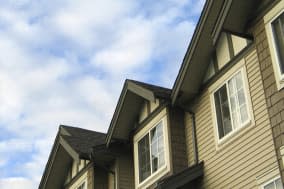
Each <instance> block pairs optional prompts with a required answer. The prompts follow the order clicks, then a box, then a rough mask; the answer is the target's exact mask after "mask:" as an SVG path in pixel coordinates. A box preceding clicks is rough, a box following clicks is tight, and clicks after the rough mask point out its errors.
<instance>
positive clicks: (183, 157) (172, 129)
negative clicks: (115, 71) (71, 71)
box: [42, 0, 284, 189]
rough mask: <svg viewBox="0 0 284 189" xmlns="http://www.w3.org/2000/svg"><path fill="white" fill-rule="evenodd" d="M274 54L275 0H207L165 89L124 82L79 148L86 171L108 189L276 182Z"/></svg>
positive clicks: (283, 141) (282, 118) (277, 51)
mask: <svg viewBox="0 0 284 189" xmlns="http://www.w3.org/2000/svg"><path fill="white" fill-rule="evenodd" d="M283 52H284V0H274V1H273V0H263V1H256V0H238V1H237V0H235V1H234V0H214V1H213V0H207V1H206V2H205V5H204V9H203V11H202V14H201V17H200V19H199V22H198V24H197V26H196V29H195V32H194V34H193V37H192V40H191V42H190V44H189V47H188V50H187V52H186V54H185V57H184V60H183V63H182V66H181V69H180V71H179V73H178V76H177V78H176V81H175V83H174V86H173V89H166V88H163V87H159V86H154V85H150V84H146V83H142V82H138V81H133V80H126V81H125V84H124V87H123V90H122V92H121V95H120V98H119V101H118V104H117V107H116V109H115V113H114V115H113V118H112V120H111V124H110V127H109V129H108V132H107V133H106V134H105V135H104V137H105V140H102V141H103V143H102V144H96V143H94V144H91V145H90V146H89V147H90V148H91V149H92V150H91V151H92V153H91V154H92V155H91V156H90V157H93V158H89V159H88V160H89V161H90V162H89V163H92V164H93V166H92V167H95V168H94V169H93V173H95V174H93V175H96V166H94V165H97V169H98V174H99V175H100V171H101V170H103V172H104V173H105V175H104V176H105V177H104V179H102V180H105V179H106V181H105V183H107V185H106V188H111V189H114V188H136V189H140V188H150V189H152V188H159V189H177V188H178V189H183V188H260V189H268V188H275V189H278V188H280V189H281V188H283V181H284V163H283V162H284V134H283V133H284V53H283ZM61 135H62V134H61ZM94 137H95V136H94ZM56 140H58V139H56ZM82 140H84V139H82ZM77 142H78V143H79V141H77ZM56 143H58V142H56ZM61 143H62V142H61ZM61 143H60V144H61ZM62 144H63V143H62ZM59 146H60V145H59ZM117 146H119V148H118V147H117ZM53 151H54V150H53ZM59 152H60V151H58V153H59ZM52 153H53V152H52ZM52 153H51V154H52ZM70 154H72V153H70ZM59 156H61V155H60V154H58V157H59ZM62 156H63V155H62ZM73 156H74V155H73ZM73 156H72V157H73ZM51 157H53V156H52V155H51ZM74 157H75V158H73V159H76V157H78V156H74ZM82 157H83V156H82ZM77 159H78V158H77ZM103 160H104V161H103ZM49 161H51V160H49ZM54 162H55V161H54ZM77 162H78V161H77ZM49 164H50V163H48V165H47V169H46V170H48V168H49V167H50V166H49ZM55 167H56V164H55V163H54V168H53V169H54V170H56V168H55ZM69 167H70V165H69ZM46 172H48V174H49V175H50V176H49V177H50V178H49V179H52V176H51V175H52V172H51V171H46ZM46 172H45V174H46ZM54 173H56V172H54ZM66 173H67V172H66ZM56 174H57V173H56ZM101 175H102V174H101ZM112 175H115V176H112ZM102 177H103V176H102ZM46 178H48V177H43V180H48V179H46ZM42 182H43V181H42ZM45 182H46V183H48V182H47V181H45ZM50 182H51V181H50ZM94 183H95V181H94ZM46 186H48V185H47V184H46ZM92 186H93V187H94V188H96V186H95V184H93V185H92ZM42 188H44V187H42ZM45 188H48V187H45ZM77 188H78V187H77ZM88 188H89V187H88ZM97 188H102V187H97Z"/></svg>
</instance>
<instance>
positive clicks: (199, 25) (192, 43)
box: [171, 0, 213, 104]
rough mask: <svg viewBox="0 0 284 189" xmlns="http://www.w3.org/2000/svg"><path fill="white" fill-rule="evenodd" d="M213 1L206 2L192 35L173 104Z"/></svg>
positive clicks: (174, 86)
mask: <svg viewBox="0 0 284 189" xmlns="http://www.w3.org/2000/svg"><path fill="white" fill-rule="evenodd" d="M212 4H213V1H211V0H206V2H205V5H204V8H203V10H202V12H201V16H200V17H199V20H198V23H197V25H196V27H195V30H194V33H193V35H192V38H191V41H190V44H189V46H188V48H187V51H186V54H185V56H184V58H183V61H182V65H181V68H180V70H179V73H178V75H177V78H176V80H175V82H174V85H173V89H172V94H171V99H172V104H175V102H176V99H177V96H178V92H179V88H180V86H181V83H182V82H183V80H184V76H185V73H186V70H187V67H188V65H189V59H190V58H191V56H192V54H193V50H194V49H195V46H196V45H197V43H198V40H199V37H200V32H201V31H202V28H203V27H204V23H205V21H206V19H207V16H208V13H209V11H210V9H211V7H212Z"/></svg>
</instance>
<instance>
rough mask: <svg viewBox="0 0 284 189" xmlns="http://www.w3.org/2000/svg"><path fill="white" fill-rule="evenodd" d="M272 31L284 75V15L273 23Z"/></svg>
mask: <svg viewBox="0 0 284 189" xmlns="http://www.w3.org/2000/svg"><path fill="white" fill-rule="evenodd" d="M272 30H273V33H274V39H275V44H276V50H277V55H278V61H279V67H280V71H281V73H282V74H284V13H282V14H281V15H280V16H279V17H278V18H277V19H276V20H275V21H273V22H272Z"/></svg>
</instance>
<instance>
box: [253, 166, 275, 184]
mask: <svg viewBox="0 0 284 189" xmlns="http://www.w3.org/2000/svg"><path fill="white" fill-rule="evenodd" d="M279 175H280V172H279V168H278V165H277V166H276V167H274V168H273V169H270V170H268V171H267V172H265V173H262V174H261V175H259V176H257V177H256V182H257V185H258V188H259V189H263V187H264V186H265V185H266V184H268V183H269V182H271V181H273V180H275V179H277V178H280V176H279Z"/></svg>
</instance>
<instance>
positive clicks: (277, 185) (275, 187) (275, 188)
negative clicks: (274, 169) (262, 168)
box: [261, 177, 283, 189]
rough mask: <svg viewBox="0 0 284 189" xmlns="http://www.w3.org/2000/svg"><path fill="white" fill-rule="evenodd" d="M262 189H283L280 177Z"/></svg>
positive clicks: (265, 184) (264, 185)
mask: <svg viewBox="0 0 284 189" xmlns="http://www.w3.org/2000/svg"><path fill="white" fill-rule="evenodd" d="M261 188H262V189H283V185H282V182H281V179H280V177H276V178H273V179H272V180H270V181H268V182H266V183H264V184H263V185H262V187H261Z"/></svg>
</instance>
